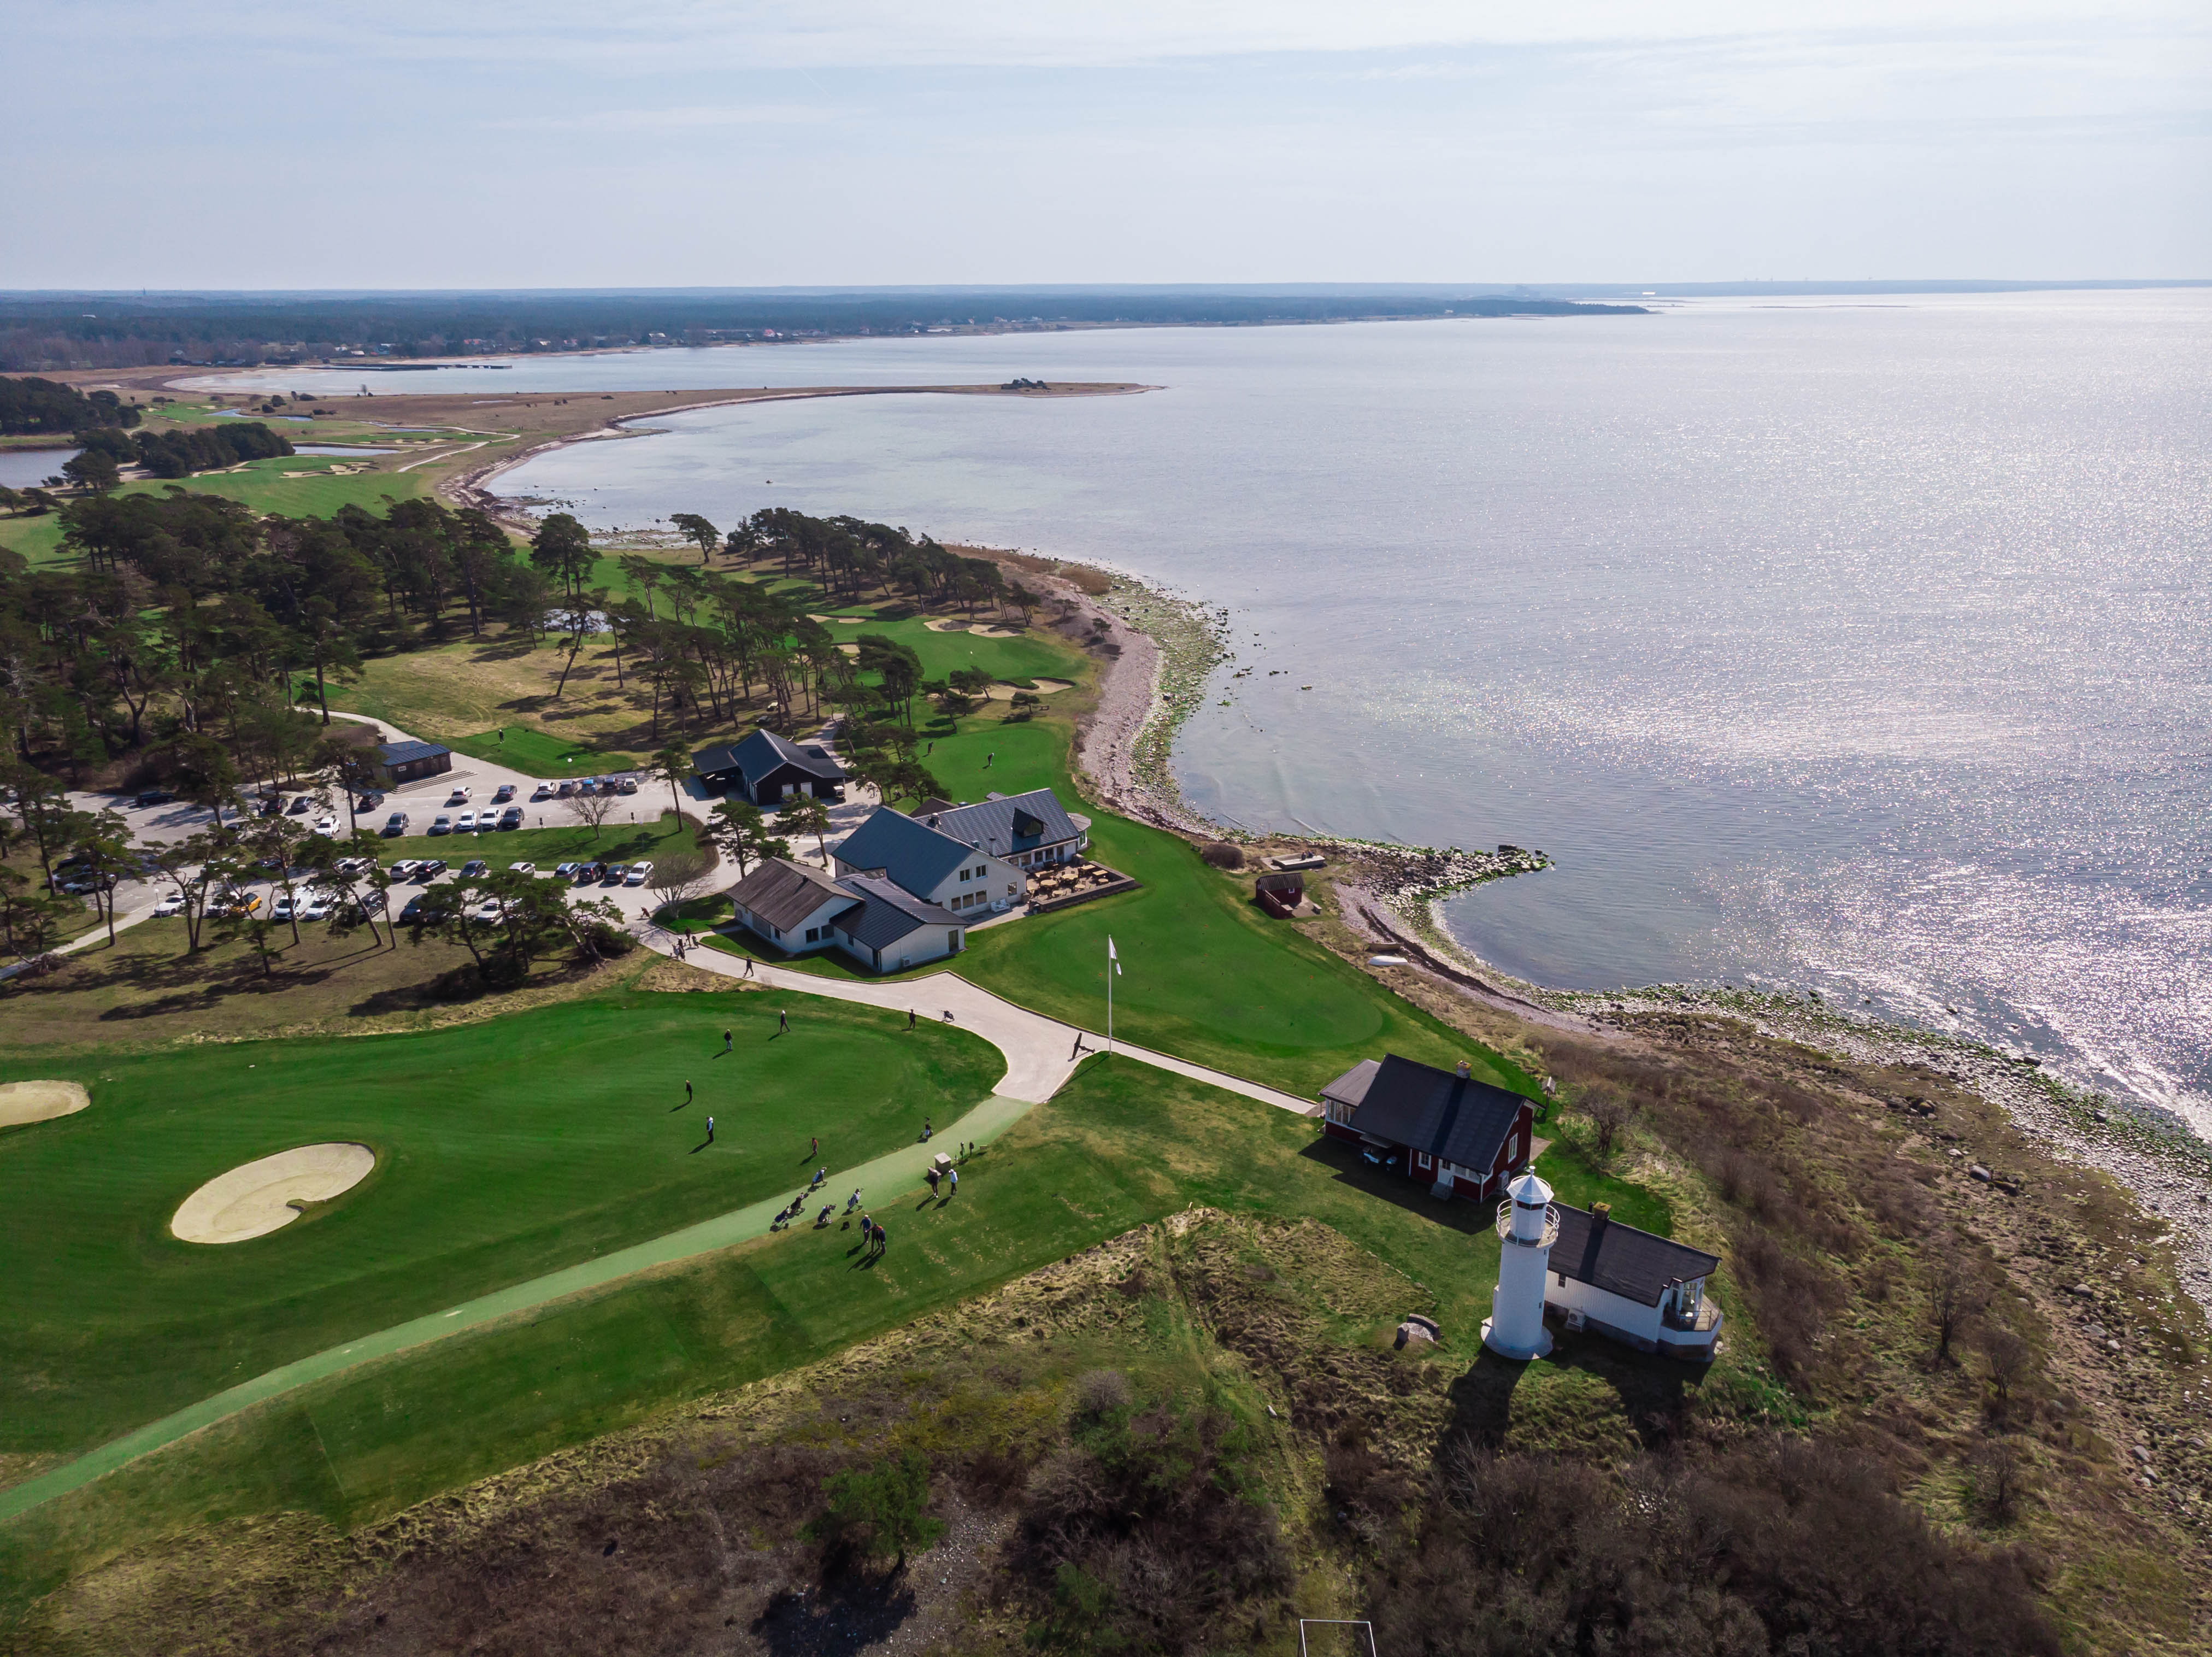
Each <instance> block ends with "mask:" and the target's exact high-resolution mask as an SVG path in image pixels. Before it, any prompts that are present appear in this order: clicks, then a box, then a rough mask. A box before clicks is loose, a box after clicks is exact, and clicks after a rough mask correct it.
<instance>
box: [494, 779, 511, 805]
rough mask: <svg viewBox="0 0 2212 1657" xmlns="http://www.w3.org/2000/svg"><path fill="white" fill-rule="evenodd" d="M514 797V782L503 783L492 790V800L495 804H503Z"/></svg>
mask: <svg viewBox="0 0 2212 1657" xmlns="http://www.w3.org/2000/svg"><path fill="white" fill-rule="evenodd" d="M513 798H514V784H513V783H501V784H500V785H499V786H498V787H497V788H496V789H493V790H492V795H491V802H492V804H494V805H495V806H503V805H505V804H506V803H507V801H510V800H512V799H513Z"/></svg>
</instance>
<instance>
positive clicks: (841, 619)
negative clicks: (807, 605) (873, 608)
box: [806, 611, 868, 627]
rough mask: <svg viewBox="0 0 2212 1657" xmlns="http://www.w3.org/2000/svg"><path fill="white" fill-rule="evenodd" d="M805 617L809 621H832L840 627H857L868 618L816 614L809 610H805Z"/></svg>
mask: <svg viewBox="0 0 2212 1657" xmlns="http://www.w3.org/2000/svg"><path fill="white" fill-rule="evenodd" d="M806 618H807V620H809V621H820V622H831V621H834V622H836V624H838V625H839V626H840V627H858V626H859V625H860V624H861V623H862V622H864V621H866V620H867V619H868V618H867V617H866V616H817V615H816V614H814V613H813V612H811V611H809V612H807V616H806Z"/></svg>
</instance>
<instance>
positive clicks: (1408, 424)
mask: <svg viewBox="0 0 2212 1657" xmlns="http://www.w3.org/2000/svg"><path fill="white" fill-rule="evenodd" d="M1013 375H1030V376H1034V377H1042V378H1046V379H1054V380H1057V379H1091V380H1107V379H1112V380H1135V381H1145V382H1147V383H1151V384H1155V385H1158V386H1161V387H1164V389H1163V390H1161V391H1158V392H1154V393H1149V394H1146V395H1144V396H1140V397H1127V398H1114V399H1087V400H1070V401H1065V402H1039V401H1024V400H1014V399H961V398H951V397H915V398H867V399H836V400H829V401H817V402H804V403H790V404H781V405H763V406H759V407H755V408H750V409H740V410H721V411H702V412H700V413H697V414H693V415H685V416H678V417H672V418H669V419H667V420H665V421H661V422H659V423H658V424H659V425H660V426H662V427H664V428H665V434H666V435H664V436H655V437H653V438H649V439H642V440H631V441H623V442H605V443H593V444H586V445H582V446H579V447H575V448H569V449H566V450H562V451H560V452H558V453H556V454H551V455H549V456H546V457H544V458H543V459H541V460H536V461H533V462H532V463H531V464H530V465H528V466H525V467H523V468H521V469H520V470H519V471H517V472H512V473H509V474H508V475H507V478H506V479H505V480H504V483H503V484H502V487H504V488H505V489H507V490H509V491H510V492H513V493H515V494H527V495H533V496H554V497H559V498H562V499H563V500H567V501H569V502H573V503H574V509H575V510H577V511H578V512H579V514H580V515H581V516H582V517H584V518H585V519H586V521H588V522H591V523H593V524H595V525H602V526H616V525H623V526H638V525H643V524H647V523H650V522H651V521H653V519H655V518H656V517H665V515H667V514H668V513H670V512H671V511H698V512H703V513H705V514H706V515H708V516H709V517H711V518H713V519H714V521H716V522H718V523H723V524H728V523H730V522H732V521H735V520H736V519H738V517H740V516H742V515H744V514H745V513H747V512H750V511H751V510H752V509H755V508H757V507H760V506H763V505H769V504H781V505H789V506H795V507H799V508H802V509H806V510H809V511H816V512H851V513H854V514H857V515H863V516H866V517H871V518H876V519H880V520H884V521H891V522H895V523H905V524H908V525H910V526H912V527H914V528H915V529H917V530H923V529H927V530H929V531H932V532H933V533H937V534H938V535H939V536H941V537H945V538H956V537H957V538H972V539H979V540H984V541H988V542H992V543H994V544H998V545H1022V546H1028V547H1033V548H1036V549H1039V550H1042V551H1053V552H1058V553H1062V554H1067V555H1072V556H1079V557H1093V558H1098V559H1102V560H1104V561H1107V562H1109V563H1112V564H1117V565H1119V566H1121V567H1123V568H1126V569H1128V570H1132V571H1133V572H1135V573H1138V574H1139V575H1142V576H1147V577H1150V578H1152V579H1153V580H1156V581H1158V582H1162V583H1164V584H1166V585H1169V586H1171V587H1174V588H1178V589H1180V590H1182V591H1183V592H1185V593H1187V594H1190V595H1192V596H1194V597H1197V598H1200V599H1204V600H1209V601H1212V602H1215V603H1218V604H1221V605H1225V606H1228V607H1229V609H1230V610H1231V612H1232V614H1233V616H1234V618H1235V629H1234V631H1235V635H1236V642H1237V651H1238V659H1237V661H1235V662H1234V663H1232V664H1231V666H1230V667H1227V668H1225V669H1224V671H1223V674H1222V676H1221V678H1220V679H1219V680H1218V685H1219V688H1218V690H1217V691H1216V693H1215V697H1214V698H1212V700H1214V701H1215V702H1225V703H1226V705H1210V706H1209V707H1208V708H1207V709H1206V710H1205V712H1204V713H1203V714H1202V715H1201V716H1200V717H1198V718H1196V719H1194V721H1193V722H1192V723H1191V724H1190V725H1189V727H1188V728H1187V730H1186V732H1185V734H1184V735H1183V737H1182V740H1181V742H1180V745H1179V746H1178V750H1177V754H1178V762H1179V766H1180V770H1181V773H1182V780H1183V783H1184V786H1185V789H1186V790H1187V792H1188V795H1190V797H1191V798H1192V800H1193V801H1194V802H1195V803H1196V804H1198V805H1199V806H1200V807H1203V808H1205V809H1207V810H1209V811H1212V812H1214V813H1218V814H1220V815H1222V816H1225V817H1227V818H1230V819H1234V820H1237V821H1239V822H1243V823H1246V824H1250V825H1261V824H1270V825H1281V826H1286V827H1295V826H1301V825H1304V826H1310V827H1313V828H1317V829H1322V830H1328V831H1334V832H1341V833H1347V834H1355V835H1361V836H1368V837H1374V838H1393V837H1395V838H1402V839H1405V840H1407V841H1413V842H1421V843H1428V844H1462V845H1482V844H1493V843H1496V842H1499V841H1511V842H1514V843H1516V844H1522V845H1534V846H1541V847H1542V848H1543V849H1544V850H1547V851H1549V852H1550V853H1552V854H1553V856H1555V857H1556V858H1557V859H1558V860H1559V865H1558V867H1557V868H1555V869H1554V870H1553V871H1551V872H1549V873H1547V874H1542V875H1540V876H1536V877H1534V878H1524V879H1521V880H1512V881H1509V882H1504V883H1500V884H1498V885H1496V886H1490V887H1486V888H1484V889H1482V890H1480V891H1478V892H1472V893H1469V894H1468V895H1466V896H1464V897H1462V898H1460V899H1456V900H1455V901H1454V902H1452V903H1451V904H1450V905H1449V906H1448V911H1447V913H1448V917H1449V923H1450V925H1451V927H1452V929H1453V930H1454V931H1455V933H1456V934H1457V935H1459V936H1460V937H1461V938H1462V940H1464V941H1466V942H1467V943H1468V946H1469V947H1472V948H1473V949H1474V950H1475V951H1476V952H1477V953H1480V955H1482V956H1483V957H1485V958H1486V959H1489V960H1491V961H1492V962H1494V963H1495V964H1497V965H1498V966H1500V967H1503V968H1504V969H1505V970H1507V971H1509V972H1514V973H1516V974H1519V975H1521V976H1523V977H1526V978H1531V979H1534V980H1537V981H1539V982H1542V983H1547V984H1560V985H1567V986H1573V987H1578V988H1598V987H1605V986H1611V985H1618V984H1639V983H1649V982H1655V981H1682V980H1705V981H1711V980H1728V981H1732V982H1735V983H1739V984H1741V983H1745V982H1756V983H1760V984H1790V985H1796V986H1810V987H1816V988H1819V989H1820V990H1821V991H1822V992H1823V993H1824V994H1825V995H1827V996H1831V997H1833V998H1836V999H1838V1000H1844V1001H1848V1002H1850V1003H1851V1004H1853V1005H1861V1004H1863V1005H1864V1006H1865V1007H1866V1008H1868V1009H1869V1010H1873V1011H1879V1012H1881V1013H1883V1014H1887V1015H1889V1016H1893V1017H1897V1018H1901V1019H1905V1020H1912V1021H1915V1022H1920V1023H1925V1024H1931V1025H1935V1026H1946V1027H1958V1028H1963V1029H1966V1030H1969V1031H1972V1032H1973V1033H1978V1034H1980V1035H1983V1036H1985V1037H1988V1038H1990V1039H1996V1040H1997V1041H1999V1042H2001V1043H2002V1044H2004V1045H2012V1046H2016V1047H2019V1048H2021V1049H2023V1050H2026V1051H2032V1052H2035V1053H2038V1054H2040V1055H2042V1056H2044V1057H2046V1058H2047V1059H2049V1060H2051V1061H2053V1062H2054V1063H2057V1065H2058V1066H2059V1067H2060V1068H2061V1069H2063V1071H2064V1072H2065V1073H2066V1074H2068V1075H2071V1076H2073V1077H2075V1079H2078V1080H2081V1081H2089V1082H2093V1083H2096V1084H2098V1085H2100V1086H2104V1087H2110V1088H2113V1089H2115V1090H2118V1091H2121V1092H2124V1093H2131V1094H2134V1095H2136V1096H2138V1097H2141V1098H2143V1099H2146V1100H2154V1101H2156V1102H2159V1103H2161V1104H2165V1105H2167V1106H2173V1107H2175V1108H2178V1109H2180V1110H2182V1111H2183V1112H2185V1113H2186V1114H2188V1115H2190V1116H2191V1118H2192V1119H2193V1120H2194V1121H2195V1122H2196V1123H2197V1125H2198V1127H2199V1130H2200V1131H2207V1130H2212V965H2208V963H2212V739H2208V734H2207V732H2208V722H2212V631H2208V624H2212V580H2208V561H2209V560H2212V296H2208V295H2203V294H2201V293H2143V294H2097V295H2018V296H2005V297H2002V298H1971V299H1957V298H1945V299H1939V300H1925V301H1923V300H1901V301H1889V302H1883V303H1880V304H1863V303H1824V302H1799V303H1794V304H1782V305H1759V304H1753V303H1750V302H1727V303H1714V304H1709V305H1701V306H1694V307H1690V308H1681V309H1675V310H1671V311H1669V312H1668V313H1666V314H1660V315H1655V316H1649V317H1631V318H1606V319H1595V318H1591V319H1574V320H1546V321H1540V322H1513V321H1467V322H1439V323H1409V324H1395V325H1377V326H1346V327H1328V328H1310V329H1300V328H1270V329H1251V330H1159V331H1123V332H1086V333H1071V334H1056V335H1044V336H1024V337H1000V338H976V339H928V340H909V341H884V342H880V343H866V342H860V343H854V344H836V345H813V346H793V347H780V348H779V347H770V348H762V349H749V350H735V351H732V350H720V351H697V352H691V351H685V352H654V353H651V354H637V355H621V356H602V357H595V358H589V359H581V360H577V359H570V360H567V361H556V362H547V361H531V360H527V359H525V360H523V361H521V362H519V363H518V365H517V366H516V367H515V368H514V369H511V370H507V371H500V370H495V369H463V370H459V371H450V372H443V373H437V374H428V375H420V376H417V375H376V376H370V377H368V383H370V384H371V385H372V386H373V387H378V388H383V387H387V386H388V387H390V388H392V389H398V388H400V387H403V386H404V387H406V388H408V389H416V388H432V387H435V389H438V390H441V391H444V390H453V391H468V392H472V393H477V394H481V395H484V396H487V397H496V396H501V395H515V394H521V393H527V392H530V391H532V390H550V389H562V390H571V391H589V390H592V389H612V388H615V387H653V388H662V387H708V386H730V385H750V384H763V385H769V384H774V385H805V384H829V383H876V382H893V383H925V382H930V381H937V382H945V381H984V380H1002V379H1006V378H1010V377H1012V376H1013ZM362 378H363V377H362V376H360V375H354V376H352V377H351V379H350V380H348V378H347V376H345V375H343V374H341V375H338V376H337V379H338V380H339V381H344V382H345V383H349V384H351V383H358V382H360V381H361V380H362ZM268 383H269V384H270V385H272V386H278V387H284V388H288V389H289V388H292V387H302V388H304V387H315V388H318V389H322V388H325V387H328V386H329V385H330V384H331V381H330V380H328V379H325V378H324V377H323V376H320V375H301V374H299V373H291V374H287V375H271V376H270V379H269V381H268ZM324 394H325V395H327V394H329V393H328V392H327V390H326V389H325V390H324ZM771 480H772V481H771ZM1240 667H1252V668H1254V669H1255V672H1254V673H1252V674H1251V676H1249V677H1248V678H1243V679H1230V678H1229V677H1228V674H1229V673H1231V672H1233V671H1234V670H1235V669H1236V668H1240ZM1304 685H1311V686H1312V687H1313V688H1312V689H1311V690H1305V689H1303V688H1301V687H1302V686H1304ZM1952 1009H1955V1011H1954V1010H1952Z"/></svg>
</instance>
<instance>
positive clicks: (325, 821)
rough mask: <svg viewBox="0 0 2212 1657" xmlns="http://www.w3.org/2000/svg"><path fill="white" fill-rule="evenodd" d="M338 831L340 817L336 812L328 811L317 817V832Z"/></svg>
mask: <svg viewBox="0 0 2212 1657" xmlns="http://www.w3.org/2000/svg"><path fill="white" fill-rule="evenodd" d="M315 832H316V833H318V834H336V833H337V832H338V818H337V813H336V812H331V811H326V812H325V813H323V814H322V815H321V816H320V817H318V818H317V819H315Z"/></svg>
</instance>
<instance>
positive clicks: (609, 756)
mask: <svg viewBox="0 0 2212 1657" xmlns="http://www.w3.org/2000/svg"><path fill="white" fill-rule="evenodd" d="M395 723H396V722H395ZM447 746H448V747H450V748H452V749H453V752H456V753H465V754H467V755H468V756H470V758H474V759H487V760H489V761H490V762H491V763H492V764H494V765H504V766H506V767H507V769H508V770H509V771H520V772H521V773H522V774H523V775H524V776H526V777H597V776H599V775H601V774H603V773H605V772H608V771H635V770H636V769H637V768H638V766H639V765H640V764H641V761H640V760H639V759H638V758H637V757H636V756H635V754H627V753H613V752H608V751H607V750H605V749H604V748H594V747H592V746H588V745H587V744H585V743H582V742H570V741H568V740H564V739H562V738H561V737H557V736H549V735H548V734H546V733H544V731H541V730H537V729H535V728H532V727H531V726H528V725H507V726H502V727H501V728H500V729H498V730H495V731H478V732H477V734H475V735H474V736H457V737H454V738H453V740H451V741H449V742H448V743H447Z"/></svg>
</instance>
